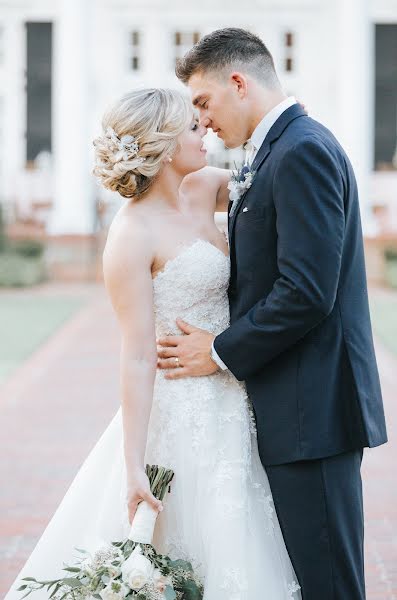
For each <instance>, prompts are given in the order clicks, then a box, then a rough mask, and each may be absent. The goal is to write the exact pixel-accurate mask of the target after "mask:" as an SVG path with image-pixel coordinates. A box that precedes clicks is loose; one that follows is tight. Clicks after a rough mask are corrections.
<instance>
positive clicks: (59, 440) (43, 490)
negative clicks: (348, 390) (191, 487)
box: [0, 286, 397, 600]
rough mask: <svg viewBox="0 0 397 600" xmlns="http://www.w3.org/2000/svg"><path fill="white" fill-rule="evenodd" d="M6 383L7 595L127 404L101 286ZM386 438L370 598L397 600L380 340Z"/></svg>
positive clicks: (366, 470) (0, 576) (373, 475)
mask: <svg viewBox="0 0 397 600" xmlns="http://www.w3.org/2000/svg"><path fill="white" fill-rule="evenodd" d="M89 294H90V296H91V301H90V302H89V303H88V305H86V307H85V308H83V309H82V310H81V311H79V312H78V314H77V315H75V316H74V317H73V318H72V319H71V320H70V321H69V322H68V323H67V324H66V325H64V326H63V327H62V328H61V329H59V330H58V332H57V333H56V334H55V335H54V336H53V337H52V338H50V339H49V340H48V341H47V342H46V343H45V344H44V345H43V346H42V347H41V348H40V349H39V350H38V351H37V352H36V353H35V354H34V355H33V356H32V357H31V358H30V359H29V360H28V361H27V362H26V363H25V364H24V365H23V366H22V367H20V368H19V369H18V371H17V372H16V373H15V374H14V375H13V376H12V377H11V378H10V379H9V380H8V381H7V382H6V383H5V384H4V385H3V386H2V387H1V388H0V432H1V436H0V457H1V458H0V485H1V487H0V565H1V567H0V598H3V597H4V595H5V593H6V591H7V590H8V589H9V586H10V585H11V583H12V582H13V580H14V577H15V576H16V574H17V573H18V571H19V569H20V568H21V566H22V565H23V563H24V561H25V560H26V558H27V556H28V555H29V553H30V551H31V550H32V548H33V547H34V545H35V543H36V541H37V539H38V538H39V536H40V534H41V533H42V531H43V529H44V528H45V526H46V524H47V523H48V521H49V519H50V518H51V516H52V515H53V513H54V511H55V509H56V507H57V505H58V504H59V502H60V500H61V499H62V497H63V495H64V493H65V492H66V490H67V488H68V486H69V485H70V483H71V480H72V479H73V477H74V475H75V473H76V472H77V470H78V468H79V466H80V464H81V463H82V461H83V460H84V458H85V457H86V455H87V454H88V452H89V451H90V449H91V448H92V447H93V445H94V444H95V442H96V440H97V439H98V437H99V435H100V434H101V433H102V431H103V430H104V429H105V427H106V426H107V424H108V422H109V421H110V419H111V417H112V416H113V414H114V413H115V412H116V410H117V408H118V406H119V395H118V351H119V337H118V335H119V334H118V328H117V323H116V321H115V319H114V317H113V315H112V312H111V308H110V306H109V303H108V301H107V299H106V298H105V295H104V292H103V290H102V288H101V287H100V286H97V287H92V286H91V287H90V290H89ZM377 355H378V360H379V366H380V371H381V379H382V387H383V392H384V397H385V404H386V413H387V419H388V429H389V439H390V440H391V441H390V442H389V443H388V444H387V445H385V446H383V447H381V448H377V449H374V450H366V452H365V456H364V462H363V479H364V501H365V514H366V576H367V598H368V600H397V485H396V479H397V470H396V465H395V459H396V458H397V446H396V433H397V406H396V402H395V395H396V380H397V358H396V357H392V356H391V354H390V353H389V352H388V351H386V350H385V349H384V348H383V347H382V346H379V345H378V347H377Z"/></svg>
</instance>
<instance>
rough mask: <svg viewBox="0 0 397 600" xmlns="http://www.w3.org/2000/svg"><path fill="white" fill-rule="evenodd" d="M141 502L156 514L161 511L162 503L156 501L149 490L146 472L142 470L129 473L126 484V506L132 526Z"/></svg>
mask: <svg viewBox="0 0 397 600" xmlns="http://www.w3.org/2000/svg"><path fill="white" fill-rule="evenodd" d="M142 500H145V501H146V502H147V503H148V504H150V506H152V508H154V510H157V511H158V512H160V511H162V510H163V503H162V502H161V501H160V500H157V498H156V497H155V496H153V494H152V492H151V490H150V483H149V479H148V476H147V475H146V472H145V471H144V469H137V470H136V471H134V472H133V473H130V475H129V477H128V482H127V506H128V519H129V522H130V524H132V521H133V519H134V516H135V513H136V509H137V507H138V504H139V503H140V502H141V501H142Z"/></svg>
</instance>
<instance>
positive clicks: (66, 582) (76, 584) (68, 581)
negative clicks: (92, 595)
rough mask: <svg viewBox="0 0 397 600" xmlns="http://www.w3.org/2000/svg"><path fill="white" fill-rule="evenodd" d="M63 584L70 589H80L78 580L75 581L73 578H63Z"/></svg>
mask: <svg viewBox="0 0 397 600" xmlns="http://www.w3.org/2000/svg"><path fill="white" fill-rule="evenodd" d="M63 584H64V585H68V586H69V587H71V588H78V587H81V581H80V580H79V579H76V578H75V577H65V579H64V580H63Z"/></svg>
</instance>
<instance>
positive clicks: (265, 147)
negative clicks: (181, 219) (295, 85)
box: [229, 104, 307, 246]
mask: <svg viewBox="0 0 397 600" xmlns="http://www.w3.org/2000/svg"><path fill="white" fill-rule="evenodd" d="M304 116H307V115H306V113H305V111H304V110H303V108H302V107H301V105H300V104H294V105H293V106H290V108H287V110H286V111H284V112H283V113H282V115H280V117H279V118H278V119H277V121H276V122H275V123H274V125H273V126H272V127H271V129H270V131H269V132H268V134H267V136H266V137H265V139H264V141H263V144H262V146H261V147H260V148H259V150H258V152H257V154H256V156H255V159H254V161H253V163H252V166H251V170H252V171H255V173H256V174H257V172H258V170H259V169H260V167H261V166H262V164H263V163H264V162H265V160H266V158H267V157H268V156H269V154H270V152H271V149H272V144H273V143H274V142H275V141H276V140H277V139H278V138H279V137H280V136H281V134H282V133H283V132H284V130H285V129H286V127H287V126H288V125H289V124H290V123H291V121H293V120H294V119H297V118H298V117H304ZM256 176H257V175H255V177H256ZM254 179H255V178H254ZM250 189H251V188H248V190H247V191H246V192H244V194H243V195H242V196H241V198H239V200H237V201H236V202H237V206H236V209H235V211H234V212H233V215H232V216H229V240H230V246H231V244H232V240H233V237H234V235H233V234H234V227H235V224H236V217H237V215H238V212H239V210H240V208H241V205H242V203H243V200H244V199H245V198H246V196H247V195H248V194H249V193H250ZM230 208H231V203H230V202H229V212H230Z"/></svg>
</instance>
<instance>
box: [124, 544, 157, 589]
mask: <svg viewBox="0 0 397 600" xmlns="http://www.w3.org/2000/svg"><path fill="white" fill-rule="evenodd" d="M121 573H122V579H123V581H124V582H126V583H127V584H128V585H129V586H130V588H131V589H133V590H140V589H141V588H142V587H143V586H144V585H145V584H146V583H147V582H148V581H149V580H151V579H152V578H153V574H154V566H153V564H152V563H151V562H150V560H149V559H148V558H146V556H144V555H143V554H142V549H141V547H140V546H139V545H138V546H136V548H135V549H134V550H133V552H132V553H131V555H130V557H129V558H128V559H127V560H126V561H125V563H123V564H122V565H121Z"/></svg>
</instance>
